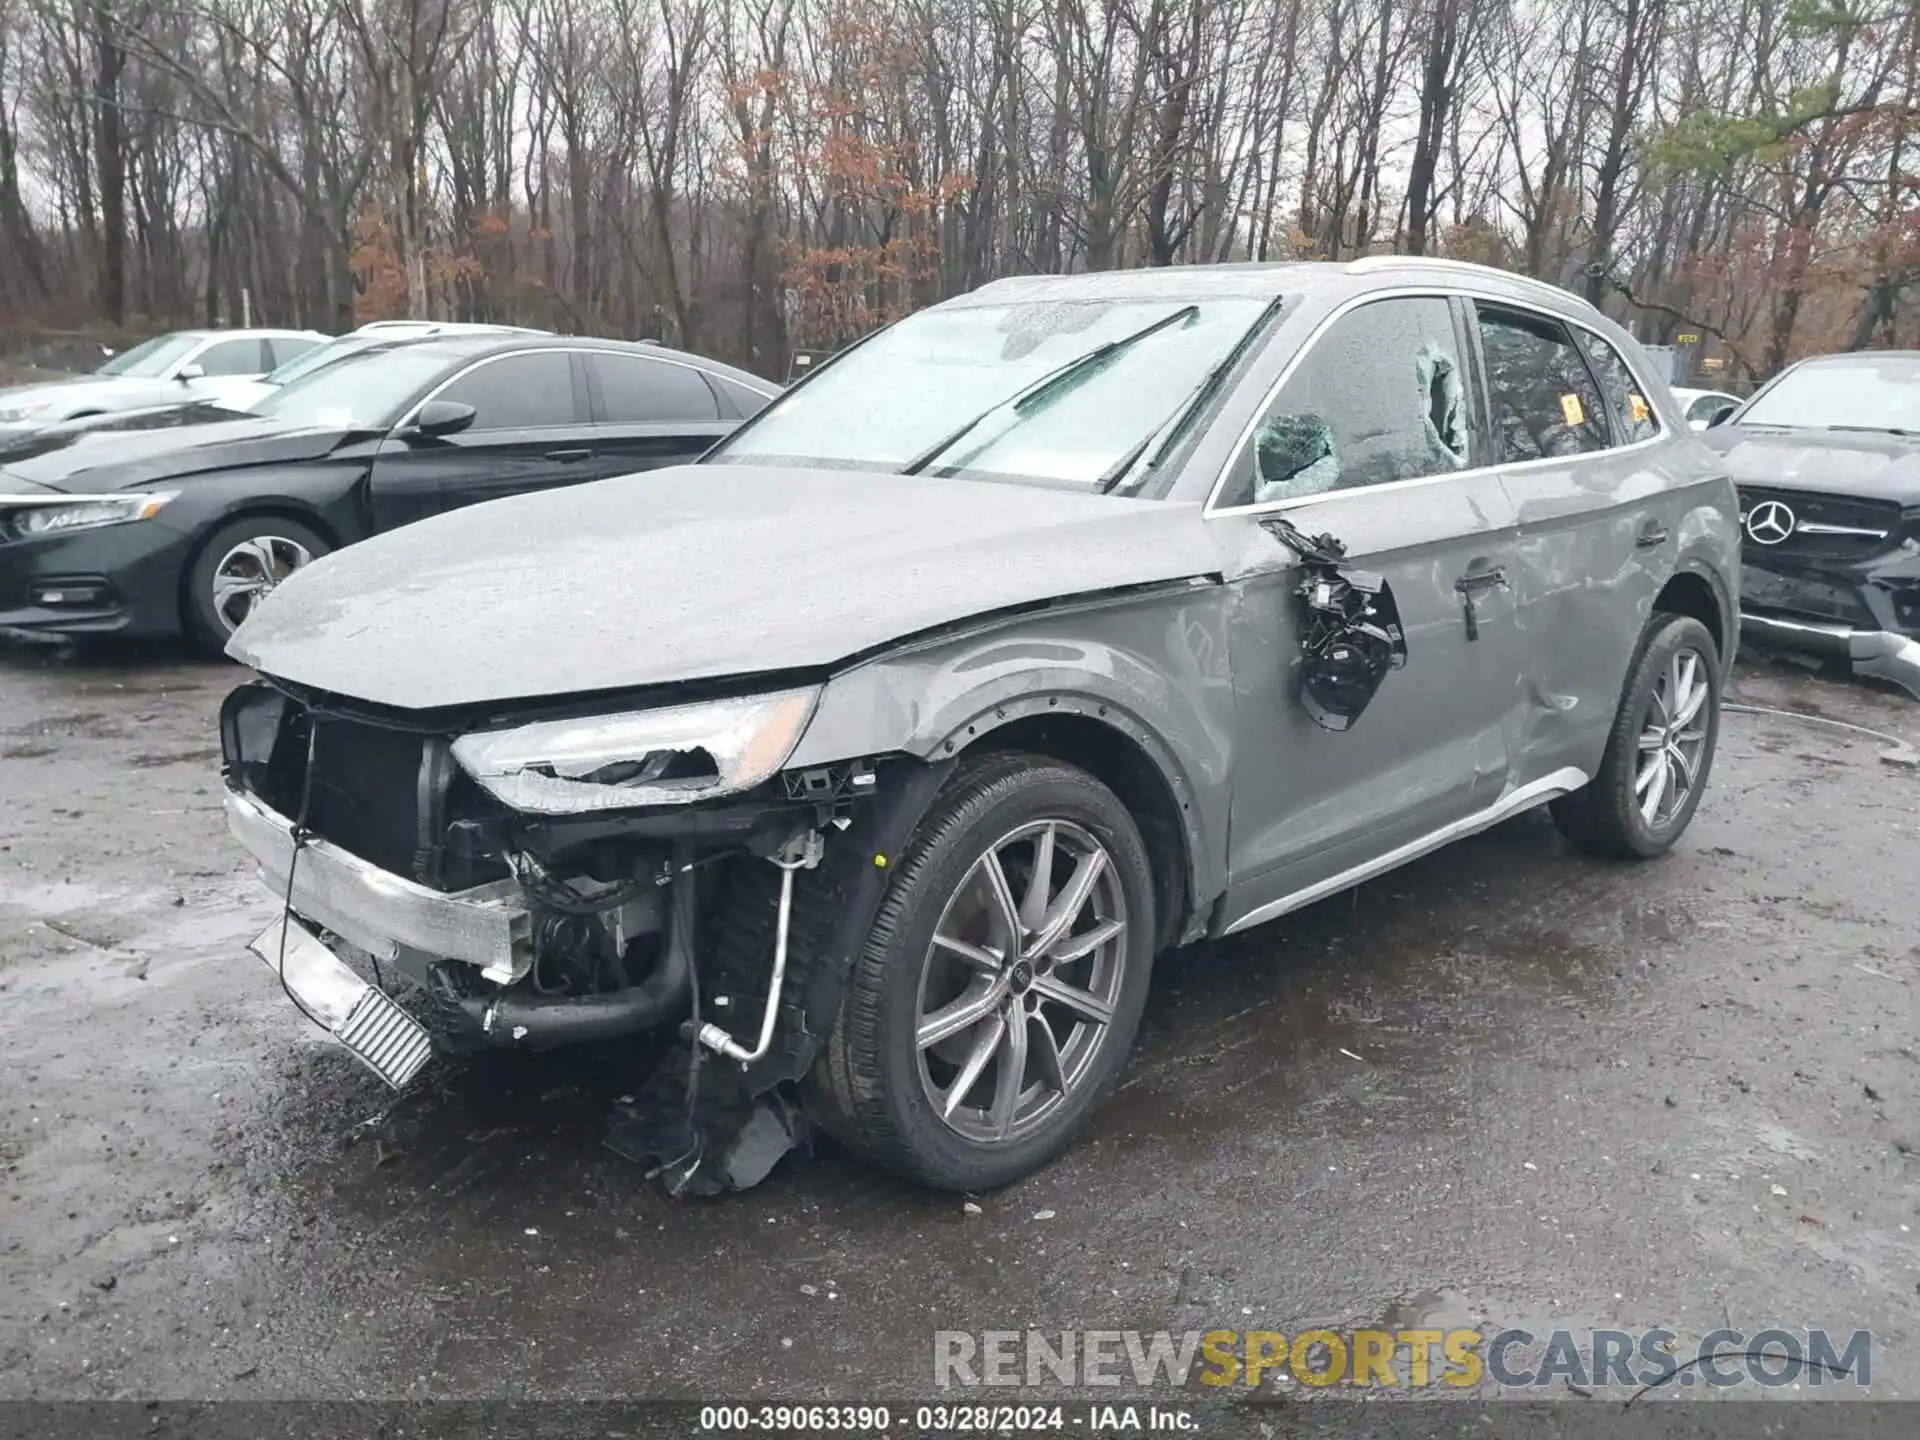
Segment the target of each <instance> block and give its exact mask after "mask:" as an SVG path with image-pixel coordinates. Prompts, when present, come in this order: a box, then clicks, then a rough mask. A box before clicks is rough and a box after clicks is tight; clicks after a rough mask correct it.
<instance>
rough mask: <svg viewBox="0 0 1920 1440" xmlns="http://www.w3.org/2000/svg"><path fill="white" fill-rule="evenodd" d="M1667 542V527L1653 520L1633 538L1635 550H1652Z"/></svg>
mask: <svg viewBox="0 0 1920 1440" xmlns="http://www.w3.org/2000/svg"><path fill="white" fill-rule="evenodd" d="M1666 543H1667V527H1666V526H1664V525H1662V524H1661V523H1660V522H1659V521H1657V520H1655V521H1652V522H1651V523H1649V524H1648V525H1647V526H1646V527H1645V528H1643V529H1642V530H1641V531H1640V533H1639V535H1638V536H1636V537H1635V538H1634V542H1633V548H1634V549H1636V550H1654V549H1657V548H1659V547H1660V546H1662V545H1664V544H1666Z"/></svg>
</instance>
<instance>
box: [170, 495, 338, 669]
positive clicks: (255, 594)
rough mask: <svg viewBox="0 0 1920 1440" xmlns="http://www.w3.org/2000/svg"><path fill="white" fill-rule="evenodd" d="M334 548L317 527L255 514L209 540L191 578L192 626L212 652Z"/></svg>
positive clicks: (189, 605)
mask: <svg viewBox="0 0 1920 1440" xmlns="http://www.w3.org/2000/svg"><path fill="white" fill-rule="evenodd" d="M332 548H333V547H332V546H330V545H328V544H327V542H326V541H325V540H323V539H322V538H321V537H320V536H319V535H318V534H316V533H315V532H314V530H313V529H312V527H310V526H307V525H302V524H301V523H300V522H299V521H298V520H289V519H286V518H285V517H283V516H280V515H250V516H247V517H244V518H242V519H239V520H235V521H234V522H233V523H232V524H230V525H224V526H222V527H221V528H220V529H218V530H216V531H215V532H214V533H213V534H212V535H211V536H209V537H208V539H207V541H206V543H205V544H204V545H202V546H201V547H200V551H199V554H198V555H196V556H195V557H194V562H193V567H192V570H191V571H190V572H189V573H188V575H187V593H186V612H187V623H188V625H189V627H190V628H191V629H192V631H193V635H194V638H195V639H196V640H197V641H199V643H200V644H201V645H203V646H205V647H207V648H208V649H210V650H222V649H224V648H225V647H226V643H227V637H228V636H230V635H232V634H233V632H234V631H235V630H238V629H239V628H240V624H241V622H242V621H243V620H245V619H246V618H247V617H248V616H249V615H251V614H252V613H253V611H254V608H255V607H256V606H258V605H259V603H260V602H261V601H262V600H264V599H266V597H267V596H268V595H270V594H271V593H272V592H273V590H274V589H275V587H277V586H278V585H279V584H280V582H281V581H283V580H285V579H286V578H287V577H288V576H289V575H291V574H293V572H294V571H296V570H299V569H301V568H302V567H304V566H306V565H310V564H312V563H313V562H314V561H315V560H318V559H319V558H320V557H321V556H322V555H325V554H326V553H327V552H328V551H329V550H330V549H332Z"/></svg>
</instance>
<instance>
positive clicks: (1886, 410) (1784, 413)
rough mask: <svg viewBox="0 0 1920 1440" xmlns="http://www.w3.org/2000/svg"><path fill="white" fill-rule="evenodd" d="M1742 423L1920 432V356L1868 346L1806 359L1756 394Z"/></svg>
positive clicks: (1907, 432) (1742, 415)
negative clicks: (1852, 350) (1820, 358)
mask: <svg viewBox="0 0 1920 1440" xmlns="http://www.w3.org/2000/svg"><path fill="white" fill-rule="evenodd" d="M1740 423H1741V425H1742V426H1747V425H1780V426H1785V427H1788V428H1791V429H1814V430H1890V431H1892V432H1894V433H1895V434H1902V435H1904V434H1913V433H1920V359H1917V358H1916V357H1914V356H1912V355H1908V354H1902V353H1898V352H1892V351H1872V350H1865V351H1861V352H1859V353H1857V354H1853V355H1847V356H1844V357H1841V356H1835V357H1833V358H1831V359H1823V360H1816V361H1808V362H1804V363H1802V364H1799V365H1796V366H1794V367H1793V368H1792V369H1791V370H1788V371H1786V372H1784V373H1783V374H1782V375H1781V376H1780V377H1779V378H1778V379H1776V380H1775V381H1774V382H1773V383H1772V384H1771V385H1769V386H1767V388H1766V389H1764V390H1762V391H1761V392H1760V393H1759V394H1758V395H1756V396H1755V397H1754V398H1753V400H1751V401H1750V402H1749V403H1748V405H1747V408H1746V410H1745V411H1744V412H1743V413H1742V414H1741V416H1740Z"/></svg>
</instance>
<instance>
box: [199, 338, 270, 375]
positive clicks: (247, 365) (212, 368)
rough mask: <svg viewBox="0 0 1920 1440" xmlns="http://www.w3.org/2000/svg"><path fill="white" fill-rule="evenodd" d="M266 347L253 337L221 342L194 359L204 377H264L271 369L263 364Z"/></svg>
mask: <svg viewBox="0 0 1920 1440" xmlns="http://www.w3.org/2000/svg"><path fill="white" fill-rule="evenodd" d="M264 348H265V347H264V346H263V345H262V344H261V342H260V341H259V340H258V339H257V338H254V337H252V336H249V337H248V338H247V339H245V340H220V341H216V342H215V343H214V344H212V345H209V346H208V347H207V348H206V349H204V350H202V351H201V352H200V353H199V354H198V355H196V356H194V357H193V363H194V364H196V365H198V366H199V367H200V373H201V374H202V375H264V374H266V372H267V371H268V370H269V369H270V368H271V367H270V366H268V365H266V364H264V363H262V362H263V360H264V359H265V357H264V356H263V355H262V354H261V351H262V350H263V349H264Z"/></svg>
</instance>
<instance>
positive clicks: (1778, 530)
mask: <svg viewBox="0 0 1920 1440" xmlns="http://www.w3.org/2000/svg"><path fill="white" fill-rule="evenodd" d="M1793 526H1794V517H1793V511H1792V510H1791V509H1790V508H1789V507H1787V506H1786V505H1783V504H1781V503H1780V502H1779V501H1778V500H1762V501H1761V502H1760V503H1759V504H1758V505H1756V506H1754V507H1753V509H1751V510H1749V511H1748V512H1747V536H1748V538H1749V539H1751V540H1752V541H1753V543H1754V544H1756V545H1778V544H1779V543H1780V542H1781V541H1782V540H1784V539H1786V538H1787V537H1788V536H1789V535H1791V534H1793Z"/></svg>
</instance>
